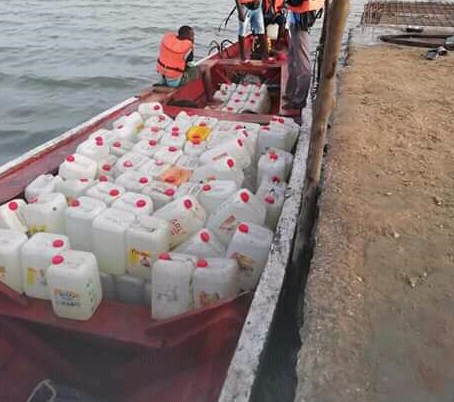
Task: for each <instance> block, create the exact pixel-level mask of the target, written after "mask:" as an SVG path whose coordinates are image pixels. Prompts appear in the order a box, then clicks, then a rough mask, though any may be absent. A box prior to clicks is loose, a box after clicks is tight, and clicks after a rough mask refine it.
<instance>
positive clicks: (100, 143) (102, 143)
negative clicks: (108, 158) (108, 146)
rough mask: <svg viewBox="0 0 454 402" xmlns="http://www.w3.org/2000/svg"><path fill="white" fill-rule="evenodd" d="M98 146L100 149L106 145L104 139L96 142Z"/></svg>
mask: <svg viewBox="0 0 454 402" xmlns="http://www.w3.org/2000/svg"><path fill="white" fill-rule="evenodd" d="M96 145H97V146H99V147H100V146H103V145H104V141H103V139H102V138H100V139H99V140H96Z"/></svg>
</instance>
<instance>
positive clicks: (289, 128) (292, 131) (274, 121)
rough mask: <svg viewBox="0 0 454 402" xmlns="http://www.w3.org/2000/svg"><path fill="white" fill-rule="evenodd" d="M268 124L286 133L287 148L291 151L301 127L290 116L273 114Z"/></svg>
mask: <svg viewBox="0 0 454 402" xmlns="http://www.w3.org/2000/svg"><path fill="white" fill-rule="evenodd" d="M270 126H272V127H276V128H278V129H282V130H284V131H286V132H287V133H288V135H287V139H288V141H289V142H288V143H287V149H286V151H291V149H292V148H293V146H294V145H295V142H296V140H297V139H298V136H299V133H300V129H301V127H300V126H299V125H298V124H297V123H296V122H295V120H293V118H291V117H282V116H273V117H272V118H271V120H270Z"/></svg>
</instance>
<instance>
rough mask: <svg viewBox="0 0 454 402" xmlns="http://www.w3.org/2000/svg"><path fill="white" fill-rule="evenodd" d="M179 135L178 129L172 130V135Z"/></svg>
mask: <svg viewBox="0 0 454 402" xmlns="http://www.w3.org/2000/svg"><path fill="white" fill-rule="evenodd" d="M179 135H180V132H179V131H172V137H178V136H179Z"/></svg>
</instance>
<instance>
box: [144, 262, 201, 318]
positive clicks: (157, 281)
mask: <svg viewBox="0 0 454 402" xmlns="http://www.w3.org/2000/svg"><path fill="white" fill-rule="evenodd" d="M193 274H194V264H193V263H192V262H191V261H189V260H182V259H181V260H180V259H178V260H172V259H171V257H170V256H169V254H163V255H161V256H160V258H159V259H158V260H157V261H156V262H155V264H154V265H153V268H152V271H151V295H152V296H151V297H152V300H151V317H152V318H154V319H156V320H161V319H165V318H170V317H173V316H176V315H178V314H183V313H186V312H187V311H189V310H191V309H192V308H193V306H194V300H193V292H192V276H193Z"/></svg>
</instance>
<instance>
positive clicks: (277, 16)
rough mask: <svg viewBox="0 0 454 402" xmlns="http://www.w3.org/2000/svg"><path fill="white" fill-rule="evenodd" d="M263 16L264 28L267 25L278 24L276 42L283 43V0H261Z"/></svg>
mask: <svg viewBox="0 0 454 402" xmlns="http://www.w3.org/2000/svg"><path fill="white" fill-rule="evenodd" d="M262 1H263V2H262V8H263V18H264V21H265V30H266V27H267V26H268V25H271V24H277V25H278V27H279V28H278V35H277V43H279V44H280V43H285V42H286V39H285V23H286V17H285V8H284V3H285V1H284V0H262Z"/></svg>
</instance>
